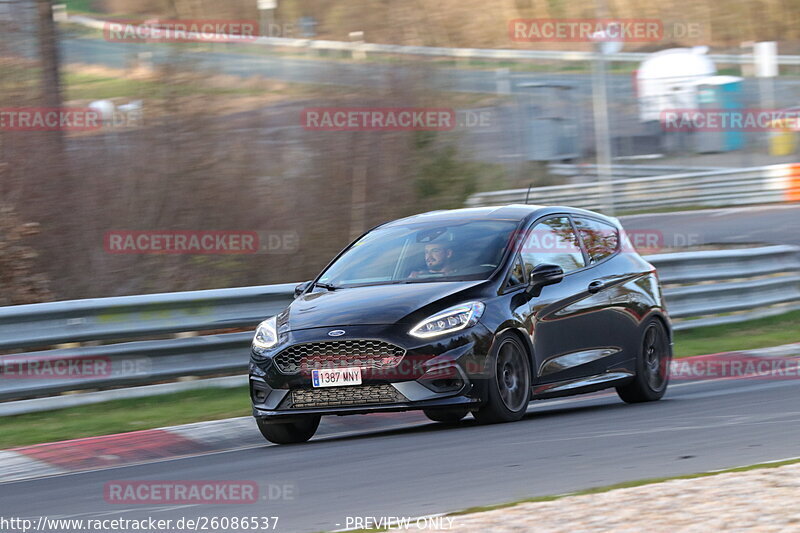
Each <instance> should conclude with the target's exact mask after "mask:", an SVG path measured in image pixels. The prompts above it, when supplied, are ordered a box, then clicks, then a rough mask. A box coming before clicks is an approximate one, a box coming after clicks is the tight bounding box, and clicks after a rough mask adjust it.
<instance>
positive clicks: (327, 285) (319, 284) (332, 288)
mask: <svg viewBox="0 0 800 533" xmlns="http://www.w3.org/2000/svg"><path fill="white" fill-rule="evenodd" d="M314 287H322V288H323V289H328V290H329V291H335V290H336V289H341V287H337V286H336V285H332V284H330V283H322V282H320V281H318V282H316V283H315V284H314ZM312 288H313V287H312Z"/></svg>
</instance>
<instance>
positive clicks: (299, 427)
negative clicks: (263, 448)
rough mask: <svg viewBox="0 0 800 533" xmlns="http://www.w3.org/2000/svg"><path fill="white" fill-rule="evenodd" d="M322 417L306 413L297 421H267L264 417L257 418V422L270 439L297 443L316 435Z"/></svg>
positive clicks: (266, 437)
mask: <svg viewBox="0 0 800 533" xmlns="http://www.w3.org/2000/svg"><path fill="white" fill-rule="evenodd" d="M320 418H321V417H320V416H319V415H306V416H304V417H303V419H301V420H298V421H296V422H267V421H266V420H264V419H263V418H256V423H257V424H258V429H259V430H260V431H261V434H262V435H264V438H265V439H267V440H268V441H270V442H274V443H275V444H297V443H300V442H306V441H307V440H308V439H310V438H311V437H313V436H314V433H316V431H317V428H318V427H319V421H320Z"/></svg>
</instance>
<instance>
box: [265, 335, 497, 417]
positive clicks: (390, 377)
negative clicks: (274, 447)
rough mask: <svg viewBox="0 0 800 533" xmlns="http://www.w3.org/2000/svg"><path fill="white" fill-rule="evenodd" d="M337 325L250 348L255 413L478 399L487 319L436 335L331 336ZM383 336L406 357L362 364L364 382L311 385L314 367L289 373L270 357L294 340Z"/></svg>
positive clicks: (400, 407) (350, 410) (346, 410)
mask: <svg viewBox="0 0 800 533" xmlns="http://www.w3.org/2000/svg"><path fill="white" fill-rule="evenodd" d="M331 329H332V328H329V327H326V328H313V329H308V330H300V331H293V332H288V333H286V334H285V335H286V338H284V339H282V342H281V344H280V345H279V346H278V347H277V348H276V349H274V350H272V351H271V352H268V353H266V354H264V356H258V355H256V354H251V361H250V397H251V400H252V403H253V416H255V417H259V418H281V419H288V418H291V417H292V416H298V415H308V414H321V415H331V414H335V415H347V414H365V413H373V412H391V411H408V410H415V409H428V408H439V407H453V406H470V405H475V404H479V403H480V402H481V401H483V399H484V394H485V391H484V389H485V387H482V386H481V377H483V376H486V375H487V371H488V369H487V367H486V361H487V354H488V353H489V349H490V347H491V342H492V339H493V336H492V334H491V332H490V331H489V330H488V329H486V328H485V326H483V325H482V324H480V323H478V324H476V325H475V326H473V327H471V328H469V329H467V330H464V331H460V332H456V333H455V334H451V335H445V336H443V337H441V338H435V339H417V338H415V337H411V336H410V335H408V334H407V333H406V330H405V329H403V330H402V331H401V332H398V331H397V330H398V329H400V328H399V327H398V326H396V325H395V326H350V327H346V328H344V329H346V333H345V335H343V336H341V337H337V338H336V339H332V338H331V337H329V336H328V335H327V333H328V331H330V330H331ZM362 339H369V340H379V341H384V342H388V343H391V344H394V345H396V346H400V347H401V348H403V349H404V350H405V355H404V356H403V359H402V360H401V361H400V362H399V364H397V365H396V366H393V367H390V368H380V369H379V368H372V367H362V371H361V372H362V384H361V385H352V386H343V387H324V388H314V387H312V385H311V377H310V372H309V371H305V372H304V371H301V372H297V373H285V372H281V370H280V369H279V368H278V367H277V365H276V364H275V363H274V361H273V358H274V356H275V355H277V354H279V353H280V352H281V351H282V350H284V349H286V348H287V347H290V346H292V345H295V344H302V343H310V342H330V341H334V340H335V341H344V340H362Z"/></svg>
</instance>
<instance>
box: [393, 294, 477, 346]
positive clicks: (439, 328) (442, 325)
mask: <svg viewBox="0 0 800 533" xmlns="http://www.w3.org/2000/svg"><path fill="white" fill-rule="evenodd" d="M485 308H486V306H485V305H483V304H482V303H481V302H469V303H465V304H461V305H456V306H454V307H450V308H449V309H445V310H444V311H442V312H441V313H437V314H435V315H433V316H429V317H428V318H426V319H425V320H423V321H422V322H420V323H419V324H417V325H416V326H414V328H413V329H412V330H411V331H409V332H408V333H409V334H410V335H413V336H414V337H421V338H426V337H435V336H437V335H441V334H443V333H452V332H454V331H458V330H461V329H465V328H469V327H472V326H474V325H475V324H477V322H478V319H479V318H480V317H481V315H482V314H483V310H484V309H485Z"/></svg>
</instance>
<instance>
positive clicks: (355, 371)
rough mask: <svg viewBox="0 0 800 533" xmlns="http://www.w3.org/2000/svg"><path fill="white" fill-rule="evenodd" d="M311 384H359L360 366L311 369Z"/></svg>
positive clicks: (335, 385) (330, 385) (334, 385)
mask: <svg viewBox="0 0 800 533" xmlns="http://www.w3.org/2000/svg"><path fill="white" fill-rule="evenodd" d="M311 384H312V385H313V386H314V387H341V386H343V385H361V368H358V367H356V368H326V369H322V370H312V371H311Z"/></svg>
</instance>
